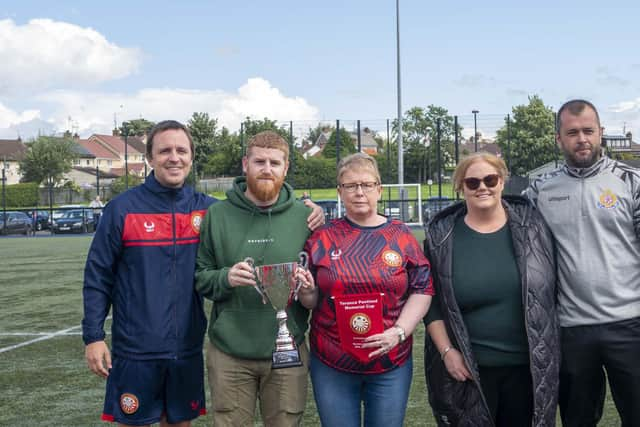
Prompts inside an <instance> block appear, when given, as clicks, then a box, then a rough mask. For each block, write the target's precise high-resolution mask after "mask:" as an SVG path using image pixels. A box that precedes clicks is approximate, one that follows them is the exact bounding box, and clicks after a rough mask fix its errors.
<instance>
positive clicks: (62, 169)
mask: <svg viewBox="0 0 640 427" xmlns="http://www.w3.org/2000/svg"><path fill="white" fill-rule="evenodd" d="M77 158H78V154H77V151H76V143H75V142H73V140H71V139H67V138H57V137H51V136H40V137H38V139H36V140H35V141H33V142H31V143H29V144H28V149H27V152H26V154H25V157H24V160H23V161H22V162H20V172H21V174H22V182H35V183H38V184H41V183H43V182H46V183H47V185H55V184H56V183H57V182H59V181H61V180H62V178H63V175H64V174H65V173H67V172H69V171H70V170H71V165H72V162H73V161H74V160H75V159H77Z"/></svg>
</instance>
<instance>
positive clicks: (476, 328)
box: [427, 217, 529, 366]
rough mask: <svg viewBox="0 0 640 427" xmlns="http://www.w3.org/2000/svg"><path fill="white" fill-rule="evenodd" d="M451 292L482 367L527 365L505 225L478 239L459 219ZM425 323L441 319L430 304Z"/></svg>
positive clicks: (519, 300) (519, 301)
mask: <svg viewBox="0 0 640 427" xmlns="http://www.w3.org/2000/svg"><path fill="white" fill-rule="evenodd" d="M453 233H454V234H453V272H452V273H453V275H452V281H453V288H454V295H455V297H456V301H457V302H458V306H459V307H460V311H461V312H462V317H463V320H464V323H465V325H466V327H467V331H468V333H469V337H470V341H471V347H472V350H473V354H474V357H475V359H476V361H477V362H478V365H480V366H516V365H526V364H529V351H528V343H527V334H526V331H525V324H524V312H523V308H522V307H523V306H522V286H521V281H520V274H519V272H518V266H517V264H516V258H515V254H514V249H513V242H512V239H511V231H510V230H509V226H508V225H507V224H505V226H504V227H502V228H501V229H500V230H498V231H496V232H493V233H479V232H477V231H475V230H472V229H471V228H469V226H468V225H467V224H466V223H465V222H464V217H460V218H459V219H458V220H457V221H456V224H455V227H454V230H453ZM431 307H432V310H430V311H429V314H428V315H427V322H430V321H433V320H439V319H442V314H441V312H440V309H439V304H432V306H431Z"/></svg>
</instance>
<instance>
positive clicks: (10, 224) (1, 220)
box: [0, 211, 31, 236]
mask: <svg viewBox="0 0 640 427" xmlns="http://www.w3.org/2000/svg"><path fill="white" fill-rule="evenodd" d="M5 218H6V227H5ZM30 232H31V218H29V217H28V216H27V214H25V213H24V212H14V211H7V213H6V214H5V213H3V212H0V234H24V235H25V236H26V235H27V234H29V233H30Z"/></svg>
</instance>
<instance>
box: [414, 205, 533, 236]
mask: <svg viewBox="0 0 640 427" xmlns="http://www.w3.org/2000/svg"><path fill="white" fill-rule="evenodd" d="M502 206H504V208H505V209H506V211H507V221H508V222H509V223H510V224H512V225H518V226H523V225H525V224H526V221H527V220H528V219H529V216H530V214H531V210H532V209H534V208H533V205H531V203H529V200H528V199H527V198H525V197H523V196H517V195H509V194H503V195H502ZM466 213H467V204H466V203H465V201H464V200H462V201H460V202H458V203H455V204H453V205H451V206H449V207H447V208H446V209H443V210H441V211H440V212H438V213H437V214H436V216H435V217H434V218H433V219H432V220H431V221H429V223H428V224H427V226H426V228H427V230H426V231H427V232H429V234H431V235H432V236H434V237H435V239H434V241H433V243H434V244H435V245H438V246H439V245H441V244H442V243H443V242H444V241H445V240H446V239H447V238H448V237H449V235H450V234H451V233H452V232H453V227H454V226H455V224H456V220H457V219H458V218H460V217H461V216H464V215H466ZM430 229H431V230H432V231H430Z"/></svg>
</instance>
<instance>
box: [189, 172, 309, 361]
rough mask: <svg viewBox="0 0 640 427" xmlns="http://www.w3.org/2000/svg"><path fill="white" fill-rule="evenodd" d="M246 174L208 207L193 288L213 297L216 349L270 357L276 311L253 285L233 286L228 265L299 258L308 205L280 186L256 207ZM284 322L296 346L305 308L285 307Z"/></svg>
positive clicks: (306, 232) (212, 329)
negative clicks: (272, 199)
mask: <svg viewBox="0 0 640 427" xmlns="http://www.w3.org/2000/svg"><path fill="white" fill-rule="evenodd" d="M246 188H247V183H246V178H245V177H238V178H236V179H235V180H234V183H233V188H232V189H231V190H229V191H227V200H224V201H222V202H218V203H214V204H213V205H211V206H210V207H209V210H208V211H207V215H206V216H205V218H204V221H203V223H202V227H201V231H200V247H199V248H198V257H197V260H196V289H197V291H198V292H199V293H200V294H202V295H203V296H204V297H206V298H208V299H211V300H213V308H212V310H211V316H210V318H209V339H210V340H211V342H212V343H213V345H215V346H216V347H217V348H218V349H219V350H221V351H223V352H224V353H227V354H230V355H232V356H235V357H239V358H243V359H271V354H272V352H273V350H274V348H275V339H276V335H277V333H278V322H277V320H276V312H275V310H274V309H273V307H271V305H270V304H263V303H262V297H261V296H260V295H259V294H258V293H257V292H256V290H255V289H254V288H253V287H250V286H240V287H231V286H230V285H229V281H228V279H227V274H228V273H229V269H230V268H231V266H232V265H234V264H236V263H238V262H240V261H243V260H244V259H245V258H247V257H251V258H253V259H254V261H255V265H265V264H278V263H283V262H292V261H297V260H298V253H299V252H300V251H301V250H302V248H303V247H304V243H305V241H306V240H307V238H308V237H309V234H310V231H309V228H308V227H307V217H308V216H309V213H310V212H311V209H310V208H308V207H306V206H305V205H304V204H303V203H302V202H299V201H296V199H295V195H294V193H293V189H292V188H291V187H290V186H289V185H288V184H286V183H285V184H284V185H283V186H282V189H281V190H280V196H279V197H278V201H277V202H276V203H275V204H274V205H273V206H271V207H270V208H267V209H260V208H259V207H257V206H256V205H255V204H254V203H253V202H251V201H250V200H249V199H247V197H246V196H245V194H244V192H245V190H246ZM287 314H288V319H287V326H288V328H289V331H290V332H291V334H292V335H293V336H294V338H295V341H296V343H297V344H298V345H300V344H301V343H302V342H303V341H304V335H305V333H306V331H307V328H308V318H309V311H308V310H307V309H305V308H304V307H303V306H302V305H301V304H300V303H299V302H297V301H295V302H293V304H291V306H289V308H288V309H287Z"/></svg>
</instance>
